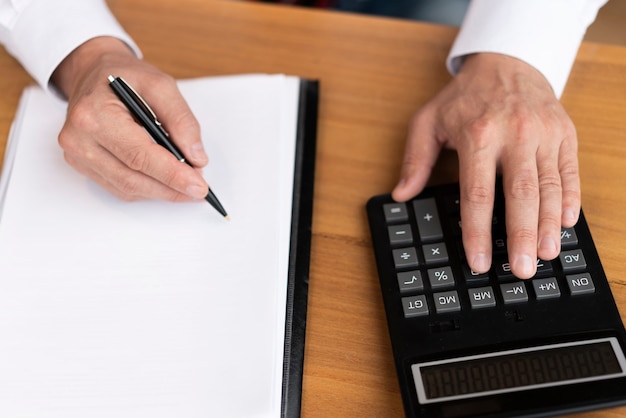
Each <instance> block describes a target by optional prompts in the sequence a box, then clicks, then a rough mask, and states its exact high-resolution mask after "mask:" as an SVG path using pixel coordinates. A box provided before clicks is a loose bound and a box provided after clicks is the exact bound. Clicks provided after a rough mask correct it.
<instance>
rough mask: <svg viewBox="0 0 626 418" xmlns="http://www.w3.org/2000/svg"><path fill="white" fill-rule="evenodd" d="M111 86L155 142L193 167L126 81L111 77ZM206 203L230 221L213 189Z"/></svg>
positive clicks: (148, 107) (207, 196)
mask: <svg viewBox="0 0 626 418" xmlns="http://www.w3.org/2000/svg"><path fill="white" fill-rule="evenodd" d="M108 79H109V86H111V89H113V91H114V92H115V94H116V95H117V97H118V98H119V99H120V100H121V101H122V103H124V105H125V106H126V107H127V108H128V110H129V111H130V113H132V114H133V116H134V117H135V119H137V121H139V123H141V125H142V126H143V127H144V128H145V129H146V131H148V133H149V134H150V136H151V137H152V139H154V142H156V143H157V144H159V145H161V146H162V147H164V148H166V149H167V150H168V151H169V152H171V153H172V154H173V155H174V157H176V159H177V160H179V161H181V162H183V163H186V164H187V165H189V166H191V164H189V162H188V161H187V160H186V159H185V156H184V155H183V154H182V152H180V150H179V149H178V147H176V145H175V144H174V143H173V142H171V141H170V139H169V135H168V133H167V132H166V131H165V129H163V126H162V125H161V123H160V122H159V120H158V119H157V117H156V115H155V114H154V112H153V111H152V109H151V108H150V106H148V104H147V103H146V102H145V100H143V98H142V97H141V96H140V95H139V93H137V92H136V91H135V90H134V89H133V88H132V87H130V85H128V83H126V81H124V79H123V78H121V77H113V76H112V75H110V76H109V77H108ZM205 199H206V201H207V202H209V203H210V204H211V206H213V207H214V208H215V209H216V210H217V211H218V212H219V213H220V214H221V215H222V216H223V217H225V218H226V219H230V217H229V216H228V214H227V213H226V211H225V210H224V207H223V206H222V204H221V203H220V201H219V200H218V199H217V196H215V194H214V193H213V191H212V190H211V189H209V193H208V194H207V195H206V197H205Z"/></svg>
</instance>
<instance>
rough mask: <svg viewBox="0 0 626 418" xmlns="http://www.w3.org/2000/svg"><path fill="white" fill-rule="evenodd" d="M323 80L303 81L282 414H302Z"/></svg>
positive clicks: (294, 187) (299, 109)
mask: <svg viewBox="0 0 626 418" xmlns="http://www.w3.org/2000/svg"><path fill="white" fill-rule="evenodd" d="M318 101H319V82H318V81H317V80H305V79H302V80H300V95H299V103H298V105H299V106H298V120H297V136H296V156H295V169H294V185H293V207H292V215H291V242H290V248H289V275H288V279H287V280H288V282H287V306H286V318H285V346H284V357H283V386H282V402H281V417H285V418H295V417H299V416H300V409H301V403H302V378H303V371H304V340H305V334H306V313H307V300H308V293H309V265H310V260H311V228H312V222H313V183H314V179H315V150H316V142H317V118H318Z"/></svg>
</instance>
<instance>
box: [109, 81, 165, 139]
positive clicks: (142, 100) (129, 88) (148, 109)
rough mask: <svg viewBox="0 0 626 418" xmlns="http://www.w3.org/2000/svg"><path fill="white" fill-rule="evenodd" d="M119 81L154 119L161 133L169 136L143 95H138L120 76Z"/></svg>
mask: <svg viewBox="0 0 626 418" xmlns="http://www.w3.org/2000/svg"><path fill="white" fill-rule="evenodd" d="M117 80H118V81H119V83H120V86H122V88H123V89H124V90H126V92H127V93H128V94H130V95H131V96H132V97H133V99H135V102H136V103H137V104H138V105H139V106H141V107H142V108H143V110H144V111H145V112H146V113H147V114H148V115H150V117H151V118H152V120H153V121H154V123H155V124H156V125H157V126H158V127H159V128H161V131H163V133H164V134H165V135H167V136H169V134H168V133H167V132H166V131H165V129H163V126H162V125H161V122H159V120H158V119H157V116H156V113H154V111H153V110H152V108H151V107H150V106H149V105H148V103H146V101H145V100H144V99H143V97H141V95H140V94H139V93H137V92H136V91H135V89H134V88H132V87H131V86H130V84H128V83H127V82H126V80H124V79H123V78H122V77H119V76H118V77H117Z"/></svg>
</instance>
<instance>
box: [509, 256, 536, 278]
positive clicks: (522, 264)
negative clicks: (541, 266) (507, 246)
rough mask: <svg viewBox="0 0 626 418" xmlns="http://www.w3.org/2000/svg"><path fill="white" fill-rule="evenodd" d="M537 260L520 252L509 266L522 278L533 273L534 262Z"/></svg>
mask: <svg viewBox="0 0 626 418" xmlns="http://www.w3.org/2000/svg"><path fill="white" fill-rule="evenodd" d="M536 263H537V260H535V259H533V258H531V257H529V256H528V255H526V254H522V255H520V256H519V257H517V258H516V259H515V262H514V263H513V265H512V266H511V267H513V270H515V272H516V273H517V275H518V276H519V277H522V278H524V279H526V278H529V277H532V276H533V275H534V274H535V264H536Z"/></svg>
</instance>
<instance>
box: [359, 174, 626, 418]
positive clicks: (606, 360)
mask: <svg viewBox="0 0 626 418" xmlns="http://www.w3.org/2000/svg"><path fill="white" fill-rule="evenodd" d="M459 202H460V200H459V185H458V183H457V184H449V185H443V186H434V187H430V188H426V189H425V190H424V191H423V192H422V193H421V194H420V195H419V196H417V197H415V198H414V199H413V200H411V201H408V202H401V203H400V202H394V201H393V200H392V199H391V197H390V196H389V195H382V196H375V197H373V198H372V199H370V201H369V202H368V204H367V213H368V218H369V224H370V230H371V236H372V243H373V247H374V254H375V256H376V264H377V268H378V275H379V280H380V285H381V290H382V296H383V300H384V305H385V311H386V316H387V324H388V327H389V334H390V336H391V342H392V348H393V356H394V360H395V365H396V372H397V375H398V380H399V382H400V388H401V392H402V398H403V404H404V409H405V412H406V416H407V417H449V418H454V417H469V416H494V417H496V416H497V417H514V416H529V415H532V416H551V415H558V414H561V413H572V412H579V411H584V410H590V409H598V408H604V407H611V406H616V405H620V404H626V356H625V355H624V353H625V352H626V331H625V330H624V325H623V324H622V322H621V319H620V315H619V312H618V310H617V307H616V305H615V301H614V300H613V295H612V294H611V290H610V287H609V284H608V282H607V279H606V275H605V273H604V270H603V268H602V264H601V262H600V259H599V257H598V253H597V251H596V248H595V245H594V243H593V240H592V237H591V233H590V231H589V227H588V226H587V223H586V220H585V217H584V214H583V213H582V212H581V215H580V220H579V222H578V224H577V225H575V226H574V227H573V228H563V229H562V231H561V248H562V251H561V253H560V255H559V256H558V257H557V258H556V259H554V260H540V259H538V260H537V274H536V275H535V277H533V278H531V279H528V280H520V279H518V278H516V277H515V276H514V275H513V274H512V273H511V270H510V265H509V262H508V259H507V253H506V230H505V228H504V222H503V220H504V215H505V214H504V207H505V205H504V203H505V202H504V195H503V193H502V190H501V185H500V184H498V187H497V196H496V202H495V204H494V222H493V228H492V235H493V237H492V238H493V249H494V253H493V265H492V268H491V269H490V270H489V271H488V272H487V273H483V274H478V273H475V272H473V271H472V270H471V268H470V267H469V265H468V264H467V261H466V260H465V256H464V250H463V245H462V222H461V219H460V205H459Z"/></svg>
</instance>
